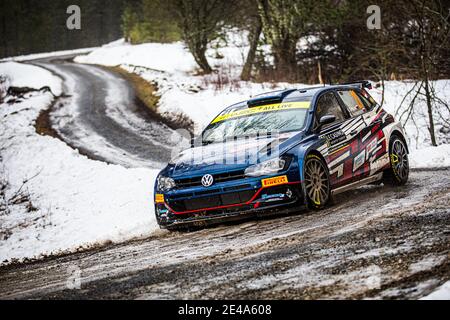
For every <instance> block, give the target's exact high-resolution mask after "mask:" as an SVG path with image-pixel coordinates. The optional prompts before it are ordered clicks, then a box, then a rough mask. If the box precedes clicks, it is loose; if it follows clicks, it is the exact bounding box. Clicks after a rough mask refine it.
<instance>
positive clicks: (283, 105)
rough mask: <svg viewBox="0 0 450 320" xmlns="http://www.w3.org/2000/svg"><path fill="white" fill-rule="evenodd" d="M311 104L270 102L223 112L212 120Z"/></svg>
mask: <svg viewBox="0 0 450 320" xmlns="http://www.w3.org/2000/svg"><path fill="white" fill-rule="evenodd" d="M310 106H311V102H309V101H301V102H284V103H275V104H268V105H265V106H259V107H253V108H247V109H241V110H237V111H232V112H230V113H226V114H222V115H220V116H218V117H217V118H215V119H214V120H213V122H211V124H214V123H217V122H221V121H225V120H228V119H233V118H239V117H244V116H249V115H252V114H257V113H265V112H273V111H283V110H291V109H309V107H310Z"/></svg>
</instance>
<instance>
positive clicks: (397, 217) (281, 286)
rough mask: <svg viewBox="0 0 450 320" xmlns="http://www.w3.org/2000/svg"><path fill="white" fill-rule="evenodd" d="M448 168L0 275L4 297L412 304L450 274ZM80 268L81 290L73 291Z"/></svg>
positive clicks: (9, 269)
mask: <svg viewBox="0 0 450 320" xmlns="http://www.w3.org/2000/svg"><path fill="white" fill-rule="evenodd" d="M449 173H450V170H448V169H446V170H440V171H419V172H412V174H411V180H410V182H409V183H408V184H407V185H406V186H405V187H401V188H388V187H384V186H367V187H362V188H359V189H357V190H353V191H349V192H347V193H344V194H342V195H340V196H339V197H338V198H337V199H336V201H335V204H334V205H333V206H332V207H330V208H328V209H326V210H323V211H319V212H302V213H301V214H297V215H290V216H285V217H278V218H273V219H267V220H259V221H251V222H247V223H241V224H231V225H226V226H221V227H217V228H211V229H205V230H201V231H198V232H194V233H169V232H165V231H161V232H160V233H159V234H157V235H154V236H153V237H151V238H149V239H143V240H139V241H134V242H130V243H127V244H122V245H114V246H110V247H106V248H103V249H97V250H92V251H89V252H84V253H78V254H73V255H68V256H65V257H59V258H53V259H47V260H45V261H41V262H35V263H31V264H28V265H21V266H10V267H5V268H3V269H0V298H12V299H15V298H33V299H34V298H37V299H39V298H43V299H77V298H89V299H90V298H95V299H130V298H132V299H165V298H183V299H204V298H224V299H234V298H236V299H241V298H257V299H259V298H264V299H266V298H267V299H272V298H281V299H285V298H287V299H291V298H297V299H315V298H409V299H415V298H419V297H422V296H424V295H426V294H428V293H429V292H431V291H432V290H434V289H435V288H436V287H438V286H439V285H441V284H443V283H444V282H445V281H448V280H449V278H450V263H449V252H450V242H449V237H450V209H449V207H450V175H449ZM74 267H75V268H79V269H78V270H79V271H80V272H81V273H80V274H81V288H80V289H79V290H70V289H68V288H67V281H68V280H70V279H71V278H72V277H71V276H72V273H70V270H73V268H74Z"/></svg>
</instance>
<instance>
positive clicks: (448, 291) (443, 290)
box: [420, 281, 450, 300]
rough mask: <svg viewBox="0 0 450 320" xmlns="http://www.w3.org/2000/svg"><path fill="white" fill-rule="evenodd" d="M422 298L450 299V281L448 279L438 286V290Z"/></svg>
mask: <svg viewBox="0 0 450 320" xmlns="http://www.w3.org/2000/svg"><path fill="white" fill-rule="evenodd" d="M420 300H450V281H447V282H446V283H444V284H443V285H442V286H441V287H439V288H437V289H436V291H434V292H432V293H430V294H429V295H428V296H426V297H423V298H422V299H420Z"/></svg>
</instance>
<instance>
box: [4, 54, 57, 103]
mask: <svg viewBox="0 0 450 320" xmlns="http://www.w3.org/2000/svg"><path fill="white" fill-rule="evenodd" d="M0 74H1V75H4V76H7V77H8V80H9V85H10V86H12V87H29V88H33V89H40V88H42V87H44V86H48V87H50V89H51V90H52V92H53V94H55V95H57V96H58V95H60V94H61V92H62V83H61V79H60V78H58V77H56V76H54V75H53V74H52V73H51V72H49V71H47V70H43V69H38V68H32V67H30V66H29V65H27V64H21V63H16V62H5V63H1V64H0Z"/></svg>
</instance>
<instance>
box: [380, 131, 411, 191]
mask: <svg viewBox="0 0 450 320" xmlns="http://www.w3.org/2000/svg"><path fill="white" fill-rule="evenodd" d="M389 159H390V162H391V167H390V168H389V169H388V170H386V171H385V172H384V175H383V182H384V183H385V184H387V185H391V186H402V185H404V184H406V183H407V182H408V178H409V159H408V150H407V148H406V145H405V143H404V142H403V140H402V139H400V137H398V136H397V135H395V136H393V137H392V139H391V142H390V143H389Z"/></svg>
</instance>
